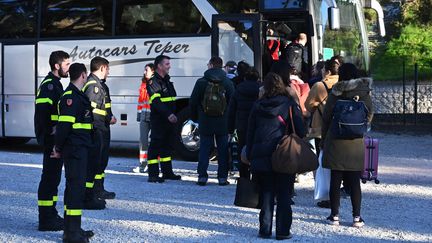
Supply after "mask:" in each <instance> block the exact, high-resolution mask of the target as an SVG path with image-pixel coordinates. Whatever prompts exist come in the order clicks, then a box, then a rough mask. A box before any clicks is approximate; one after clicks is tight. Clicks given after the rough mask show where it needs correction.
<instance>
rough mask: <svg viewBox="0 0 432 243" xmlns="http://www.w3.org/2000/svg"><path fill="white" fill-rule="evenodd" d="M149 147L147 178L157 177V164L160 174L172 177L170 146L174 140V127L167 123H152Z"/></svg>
mask: <svg viewBox="0 0 432 243" xmlns="http://www.w3.org/2000/svg"><path fill="white" fill-rule="evenodd" d="M151 127H152V130H151V135H150V138H151V140H150V145H149V148H148V160H147V164H148V173H149V177H156V176H159V162H160V165H161V170H162V173H163V174H164V175H166V176H169V175H172V174H173V171H172V158H171V153H172V150H173V149H172V144H173V141H174V138H175V127H174V125H172V124H170V123H168V122H161V123H157V122H154V121H153V122H152V124H151Z"/></svg>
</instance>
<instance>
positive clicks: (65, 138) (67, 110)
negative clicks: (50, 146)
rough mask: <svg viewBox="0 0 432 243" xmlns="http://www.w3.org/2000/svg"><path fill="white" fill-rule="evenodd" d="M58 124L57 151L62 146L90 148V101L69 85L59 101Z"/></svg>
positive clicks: (91, 125) (91, 121)
mask: <svg viewBox="0 0 432 243" xmlns="http://www.w3.org/2000/svg"><path fill="white" fill-rule="evenodd" d="M58 106H59V122H58V125H57V131H56V135H55V145H56V149H57V150H58V151H62V149H63V147H64V146H68V145H69V146H71V145H72V146H91V145H92V130H93V114H92V112H91V111H92V107H91V105H90V101H89V99H88V98H87V96H86V95H85V94H84V93H83V92H82V91H81V90H79V89H77V87H76V86H75V85H74V84H72V83H69V86H68V87H67V88H66V90H65V92H64V94H63V96H62V97H61V98H60V101H59V104H58Z"/></svg>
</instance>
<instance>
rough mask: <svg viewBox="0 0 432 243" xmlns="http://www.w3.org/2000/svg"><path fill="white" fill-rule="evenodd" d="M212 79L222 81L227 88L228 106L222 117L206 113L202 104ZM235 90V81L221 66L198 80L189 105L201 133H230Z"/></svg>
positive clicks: (208, 71)
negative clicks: (232, 99)
mask: <svg viewBox="0 0 432 243" xmlns="http://www.w3.org/2000/svg"><path fill="white" fill-rule="evenodd" d="M210 80H212V81H213V82H222V84H223V86H224V88H225V90H226V93H225V97H226V103H227V107H226V109H225V111H224V114H223V115H222V116H220V117H213V116H208V115H207V114H205V113H204V110H203V107H202V104H201V103H202V100H203V99H204V94H205V90H206V87H207V84H208V83H209V82H210ZM233 92H234V86H233V83H232V81H231V80H230V79H228V78H227V77H226V73H225V71H223V70H222V69H221V68H211V69H209V70H207V71H205V72H204V77H203V78H200V79H198V80H197V82H196V83H195V86H194V89H193V91H192V94H191V97H190V100H189V107H190V110H191V117H192V119H193V120H194V121H198V124H199V131H200V134H203V135H207V136H211V135H226V134H228V105H229V101H230V99H231V96H232V94H233Z"/></svg>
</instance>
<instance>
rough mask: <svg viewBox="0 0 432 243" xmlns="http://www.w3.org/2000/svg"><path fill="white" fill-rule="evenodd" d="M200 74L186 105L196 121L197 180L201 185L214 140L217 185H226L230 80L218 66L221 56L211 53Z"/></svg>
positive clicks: (205, 180) (204, 178)
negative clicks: (204, 69)
mask: <svg viewBox="0 0 432 243" xmlns="http://www.w3.org/2000/svg"><path fill="white" fill-rule="evenodd" d="M207 67H208V70H207V71H205V72H204V77H202V78H200V79H198V80H197V82H196V83H195V86H194V89H193V91H192V94H191V97H190V100H189V106H190V110H191V117H192V120H194V121H198V124H199V131H200V150H199V161H198V169H197V170H198V182H197V184H198V185H200V186H205V185H206V184H207V180H208V174H207V169H208V165H209V157H210V152H211V149H212V148H213V145H214V141H215V140H216V145H217V152H218V173H217V177H218V181H219V185H220V186H225V185H228V184H229V182H228V103H229V101H230V99H231V96H232V94H233V93H234V86H233V83H232V81H231V80H229V79H228V78H227V77H226V73H225V71H224V70H223V69H222V59H221V58H220V57H212V58H211V59H210V60H209V62H208V64H207Z"/></svg>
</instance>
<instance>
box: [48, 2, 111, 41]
mask: <svg viewBox="0 0 432 243" xmlns="http://www.w3.org/2000/svg"><path fill="white" fill-rule="evenodd" d="M41 12H42V23H41V24H42V26H41V37H86V36H89V37H90V36H110V35H111V34H112V28H111V26H112V16H111V15H112V0H103V1H98V0H80V1H56V0H45V1H42V11H41Z"/></svg>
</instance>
